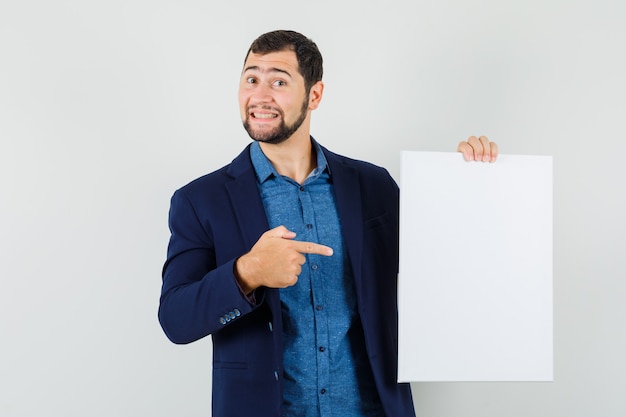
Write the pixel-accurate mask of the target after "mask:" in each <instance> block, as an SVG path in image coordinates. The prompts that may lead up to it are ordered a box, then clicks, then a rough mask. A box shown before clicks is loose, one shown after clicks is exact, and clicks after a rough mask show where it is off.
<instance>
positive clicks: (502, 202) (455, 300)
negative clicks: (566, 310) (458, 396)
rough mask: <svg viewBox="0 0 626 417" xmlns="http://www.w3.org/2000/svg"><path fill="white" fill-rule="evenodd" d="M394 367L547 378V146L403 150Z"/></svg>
mask: <svg viewBox="0 0 626 417" xmlns="http://www.w3.org/2000/svg"><path fill="white" fill-rule="evenodd" d="M400 185H401V204H400V210H401V211H400V225H401V228H400V274H399V296H398V305H399V307H398V308H399V352H398V354H399V371H398V380H399V381H400V382H410V381H551V380H552V379H553V346H552V344H553V329H552V157H550V156H521V155H500V156H499V157H498V161H497V162H496V163H482V162H471V163H470V162H465V161H464V160H463V157H462V155H461V154H460V153H445V152H409V151H403V152H402V157H401V184H400Z"/></svg>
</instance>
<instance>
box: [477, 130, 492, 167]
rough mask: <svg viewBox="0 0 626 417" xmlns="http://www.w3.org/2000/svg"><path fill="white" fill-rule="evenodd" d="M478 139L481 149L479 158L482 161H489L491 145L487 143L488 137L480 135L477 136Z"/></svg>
mask: <svg viewBox="0 0 626 417" xmlns="http://www.w3.org/2000/svg"><path fill="white" fill-rule="evenodd" d="M478 141H479V142H480V145H481V146H482V149H483V157H482V159H480V160H482V161H483V162H489V161H490V160H491V146H490V145H489V139H488V138H487V136H481V137H479V138H478ZM477 160H478V159H477Z"/></svg>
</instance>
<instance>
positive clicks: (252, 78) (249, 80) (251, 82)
mask: <svg viewBox="0 0 626 417" xmlns="http://www.w3.org/2000/svg"><path fill="white" fill-rule="evenodd" d="M246 83H248V84H255V83H256V78H254V77H248V78H246Z"/></svg>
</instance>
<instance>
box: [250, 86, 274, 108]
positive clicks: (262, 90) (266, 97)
mask: <svg viewBox="0 0 626 417" xmlns="http://www.w3.org/2000/svg"><path fill="white" fill-rule="evenodd" d="M271 101H272V95H271V88H270V86H268V85H267V84H266V83H258V84H257V85H256V86H255V87H254V88H253V89H252V92H251V94H250V104H261V103H269V102H271Z"/></svg>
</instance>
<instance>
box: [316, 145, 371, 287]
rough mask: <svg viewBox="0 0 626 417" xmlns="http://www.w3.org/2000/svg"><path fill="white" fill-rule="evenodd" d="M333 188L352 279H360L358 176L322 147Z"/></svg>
mask: <svg viewBox="0 0 626 417" xmlns="http://www.w3.org/2000/svg"><path fill="white" fill-rule="evenodd" d="M322 151H323V152H324V156H325V157H326V161H327V162H328V166H329V167H330V173H331V177H332V181H333V186H334V188H335V198H336V202H337V212H338V213H339V219H340V221H341V229H342V231H343V238H344V243H345V245H346V249H347V251H348V257H349V259H350V263H351V265H352V271H353V272H354V279H355V280H356V281H359V279H360V277H361V256H362V252H363V213H362V210H361V207H362V206H361V192H360V189H361V188H360V185H359V175H358V172H357V170H356V169H355V168H354V167H351V166H349V165H347V164H345V162H344V161H342V160H341V159H340V158H339V157H338V156H337V155H335V154H334V153H332V152H330V151H328V150H327V149H326V148H324V147H322Z"/></svg>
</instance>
